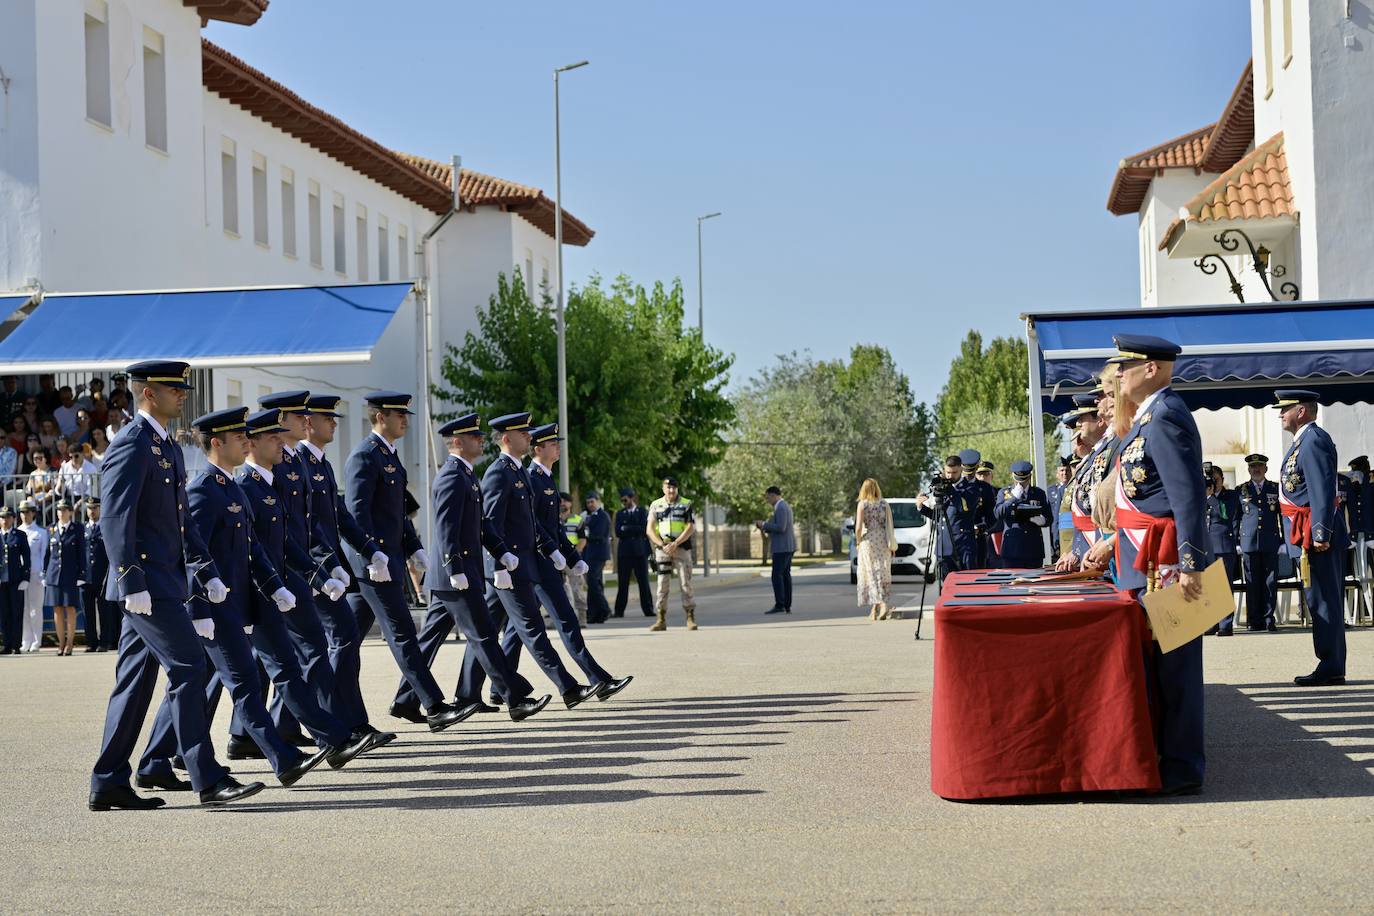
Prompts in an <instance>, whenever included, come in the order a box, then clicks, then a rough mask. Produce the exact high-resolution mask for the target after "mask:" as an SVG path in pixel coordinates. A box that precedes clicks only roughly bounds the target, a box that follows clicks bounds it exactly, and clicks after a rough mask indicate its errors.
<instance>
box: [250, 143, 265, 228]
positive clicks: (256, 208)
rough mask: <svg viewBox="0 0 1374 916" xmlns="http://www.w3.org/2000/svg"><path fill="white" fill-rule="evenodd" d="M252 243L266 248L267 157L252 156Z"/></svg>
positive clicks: (259, 154) (257, 154)
mask: <svg viewBox="0 0 1374 916" xmlns="http://www.w3.org/2000/svg"><path fill="white" fill-rule="evenodd" d="M253 241H255V242H257V243H258V244H259V245H261V246H262V247H264V248H266V247H267V157H266V156H264V155H263V154H262V153H254V154H253Z"/></svg>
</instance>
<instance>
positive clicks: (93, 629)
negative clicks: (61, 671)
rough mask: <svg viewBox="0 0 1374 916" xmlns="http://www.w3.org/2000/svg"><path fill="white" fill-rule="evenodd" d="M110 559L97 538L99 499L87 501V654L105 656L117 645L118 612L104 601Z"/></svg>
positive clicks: (84, 592)
mask: <svg viewBox="0 0 1374 916" xmlns="http://www.w3.org/2000/svg"><path fill="white" fill-rule="evenodd" d="M109 572H110V556H109V554H108V553H107V552H106V551H105V538H104V537H102V536H101V534H100V497H99V496H87V497H86V568H85V575H84V576H83V578H84V579H85V580H86V584H85V585H83V586H81V599H82V601H83V602H84V605H85V612H86V651H87V652H106V651H109V649H110V648H112V647H113V646H114V645H115V643H116V642H117V641H118V639H119V636H118V630H119V616H118V612H119V609H118V608H117V607H116V606H115V603H114V602H113V601H109V600H106V598H105V577H106V576H107V575H108V574H109Z"/></svg>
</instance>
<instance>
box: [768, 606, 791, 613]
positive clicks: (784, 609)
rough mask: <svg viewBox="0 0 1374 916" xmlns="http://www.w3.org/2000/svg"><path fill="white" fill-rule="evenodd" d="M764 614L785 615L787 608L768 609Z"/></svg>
mask: <svg viewBox="0 0 1374 916" xmlns="http://www.w3.org/2000/svg"><path fill="white" fill-rule="evenodd" d="M764 613H765V614H786V613H787V608H785V607H775V608H770V609H769V610H766V611H764Z"/></svg>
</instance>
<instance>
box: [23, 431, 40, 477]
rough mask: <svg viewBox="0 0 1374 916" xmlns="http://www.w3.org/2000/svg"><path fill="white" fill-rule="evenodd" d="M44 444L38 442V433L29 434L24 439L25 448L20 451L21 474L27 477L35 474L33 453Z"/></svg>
mask: <svg viewBox="0 0 1374 916" xmlns="http://www.w3.org/2000/svg"><path fill="white" fill-rule="evenodd" d="M42 447H43V443H41V442H39V441H38V433H29V434H28V435H27V436H25V437H24V447H23V448H22V449H20V450H19V473H20V474H23V475H24V476H25V477H27V476H28V475H29V474H31V473H33V453H34V451H35V450H36V449H41V448H42Z"/></svg>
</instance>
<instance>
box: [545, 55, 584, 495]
mask: <svg viewBox="0 0 1374 916" xmlns="http://www.w3.org/2000/svg"><path fill="white" fill-rule="evenodd" d="M589 63H591V61H587V60H580V61H578V62H577V63H575V64H568V65H567V66H566V67H555V68H554V71H553V244H554V247H555V248H557V249H558V255H557V257H556V259H555V260H556V261H557V262H558V266H557V271H558V298H557V299H556V300H554V322H555V324H556V326H557V328H558V428H559V429H560V430H561V431H562V433H561V434H562V436H563V454H562V457H561V459H560V460H559V462H558V482H559V486H561V487H562V489H563V490H564V492H572V486H571V485H570V483H569V481H570V479H571V476H572V475H571V474H570V472H569V470H568V469H569V467H570V466H571V464H570V463H571V460H572V459H571V458H570V457H569V452H570V449H569V448H568V446H569V444H570V443H569V442H568V335H567V327H566V325H565V323H564V321H563V146H562V137H561V136H560V125H559V112H558V76H559V74H561V73H566V72H568V71H569V70H576V69H577V68H578V67H585V66H587V64H589Z"/></svg>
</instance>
